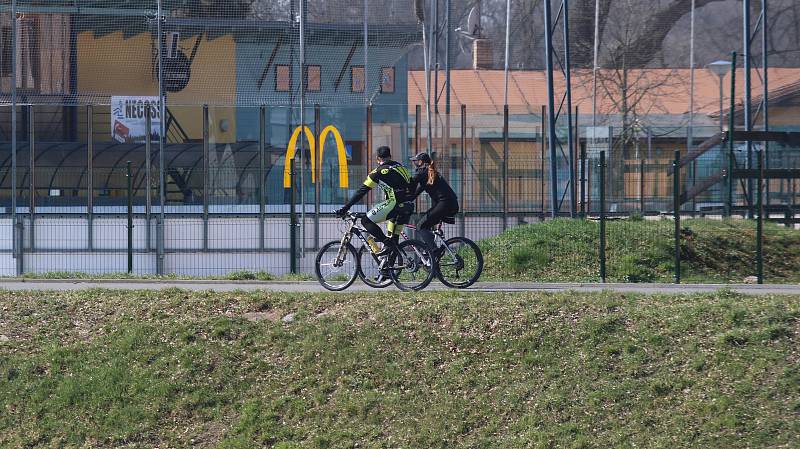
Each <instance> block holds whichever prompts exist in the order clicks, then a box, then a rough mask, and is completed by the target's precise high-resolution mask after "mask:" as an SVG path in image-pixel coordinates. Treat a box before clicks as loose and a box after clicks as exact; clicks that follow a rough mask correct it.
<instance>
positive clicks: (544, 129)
mask: <svg viewBox="0 0 800 449" xmlns="http://www.w3.org/2000/svg"><path fill="white" fill-rule="evenodd" d="M541 117H542V120H541V125H540V126H541V129H542V141H541V142H540V143H539V150H540V151H541V156H540V157H539V173H540V177H539V181H540V182H539V197H540V199H541V202H542V221H544V219H545V208H544V206H545V194H544V188H545V185H544V183H545V181H544V149H545V145H546V143H545V138H546V137H547V124H546V123H545V122H546V120H547V106H545V105H542V112H541Z"/></svg>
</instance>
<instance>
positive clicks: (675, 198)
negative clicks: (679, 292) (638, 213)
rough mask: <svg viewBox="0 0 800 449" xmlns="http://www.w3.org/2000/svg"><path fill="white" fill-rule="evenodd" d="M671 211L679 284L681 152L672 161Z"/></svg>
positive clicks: (677, 282) (676, 151)
mask: <svg viewBox="0 0 800 449" xmlns="http://www.w3.org/2000/svg"><path fill="white" fill-rule="evenodd" d="M672 173H673V174H672V177H673V179H672V181H673V182H672V209H673V215H674V217H675V283H676V284H680V283H681V152H680V151H678V150H675V160H673V161H672Z"/></svg>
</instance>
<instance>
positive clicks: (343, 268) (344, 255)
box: [314, 240, 358, 292]
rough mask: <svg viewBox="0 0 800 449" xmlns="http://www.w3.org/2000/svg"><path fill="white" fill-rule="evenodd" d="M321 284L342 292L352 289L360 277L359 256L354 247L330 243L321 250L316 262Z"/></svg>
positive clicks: (336, 242) (337, 242)
mask: <svg viewBox="0 0 800 449" xmlns="http://www.w3.org/2000/svg"><path fill="white" fill-rule="evenodd" d="M314 271H315V273H316V275H317V280H318V281H319V283H320V284H321V285H322V286H323V287H325V288H326V289H328V290H331V291H335V292H338V291H341V290H344V289H346V288H347V287H350V286H351V285H352V284H353V282H354V281H355V280H356V277H357V276H358V256H357V255H356V249H355V248H353V245H351V244H349V243H348V244H347V245H346V246H344V247H342V242H340V241H336V240H335V241H332V242H328V243H326V244H325V246H323V247H322V248H320V250H319V252H318V253H317V258H316V260H315V261H314Z"/></svg>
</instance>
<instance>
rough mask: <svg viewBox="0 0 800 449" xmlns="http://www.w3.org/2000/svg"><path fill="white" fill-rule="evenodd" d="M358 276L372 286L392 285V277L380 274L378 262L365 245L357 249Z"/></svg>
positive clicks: (383, 286) (384, 286)
mask: <svg viewBox="0 0 800 449" xmlns="http://www.w3.org/2000/svg"><path fill="white" fill-rule="evenodd" d="M358 277H359V278H361V280H362V281H364V283H365V284H367V285H369V286H370V287H372V288H386V287H388V286H390V285H392V278H391V277H389V276H388V275H386V274H381V270H380V266H379V263H378V262H377V261H376V260H375V258H374V257H373V256H372V252H371V251H370V250H369V249H368V248H367V247H366V246H362V247H361V248H359V250H358Z"/></svg>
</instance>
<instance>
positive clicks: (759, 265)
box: [756, 150, 764, 284]
mask: <svg viewBox="0 0 800 449" xmlns="http://www.w3.org/2000/svg"><path fill="white" fill-rule="evenodd" d="M757 157H758V203H757V204H758V205H757V207H758V221H756V276H757V277H758V283H759V284H763V283H764V200H763V197H764V152H763V151H761V150H759V151H757Z"/></svg>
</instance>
